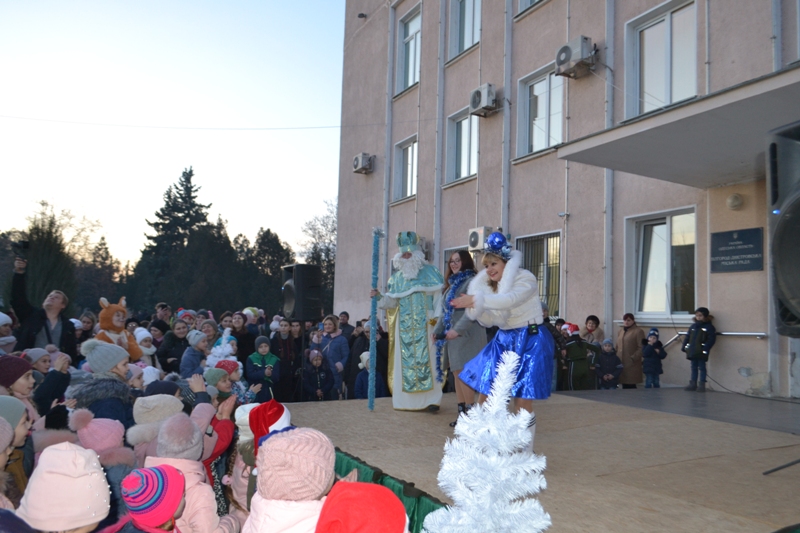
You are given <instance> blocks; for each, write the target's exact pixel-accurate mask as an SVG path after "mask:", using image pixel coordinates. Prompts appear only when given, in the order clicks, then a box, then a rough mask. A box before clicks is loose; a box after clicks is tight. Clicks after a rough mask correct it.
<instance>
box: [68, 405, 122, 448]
mask: <svg viewBox="0 0 800 533" xmlns="http://www.w3.org/2000/svg"><path fill="white" fill-rule="evenodd" d="M69 429H71V430H72V431H75V432H76V433H77V434H78V440H80V441H81V446H83V447H84V448H86V449H87V450H94V451H96V452H97V453H100V452H103V451H105V450H110V449H112V448H121V447H122V446H123V443H122V439H123V438H124V437H125V426H123V425H122V422H120V421H119V420H112V419H110V418H95V417H94V413H92V412H91V411H90V410H88V409H76V410H75V411H73V412H72V414H71V415H70V417H69Z"/></svg>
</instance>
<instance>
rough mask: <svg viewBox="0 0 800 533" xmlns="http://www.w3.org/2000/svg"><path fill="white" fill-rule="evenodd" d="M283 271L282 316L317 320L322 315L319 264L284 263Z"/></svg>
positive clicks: (320, 270) (320, 271) (320, 269)
mask: <svg viewBox="0 0 800 533" xmlns="http://www.w3.org/2000/svg"><path fill="white" fill-rule="evenodd" d="M281 270H282V271H283V289H282V290H283V316H284V317H286V318H296V319H298V320H319V318H320V317H321V316H322V268H320V266H319V265H303V264H296V265H286V266H284V267H281Z"/></svg>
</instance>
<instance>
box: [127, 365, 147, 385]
mask: <svg viewBox="0 0 800 533" xmlns="http://www.w3.org/2000/svg"><path fill="white" fill-rule="evenodd" d="M148 368H153V367H148ZM128 372H130V373H131V377H130V378H128V381H130V380H132V379H133V378H135V377H138V376H141V375H142V374H144V370H142V367H140V366H139V365H132V364H130V363H128Z"/></svg>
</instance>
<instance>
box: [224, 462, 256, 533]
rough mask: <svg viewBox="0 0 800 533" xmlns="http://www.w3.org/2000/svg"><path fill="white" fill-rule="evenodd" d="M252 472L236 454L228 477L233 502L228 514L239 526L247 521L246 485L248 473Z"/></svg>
mask: <svg viewBox="0 0 800 533" xmlns="http://www.w3.org/2000/svg"><path fill="white" fill-rule="evenodd" d="M252 471H253V469H252V468H251V467H250V466H248V465H247V464H245V462H244V460H243V459H242V454H240V453H237V454H236V458H235V459H234V461H233V472H231V475H230V483H231V496H232V500H233V501H232V502H231V505H230V514H231V515H232V516H235V517H236V519H237V520H239V523H240V524H244V523H245V522H246V521H247V517H249V516H250V505H249V502H248V501H247V485H248V482H249V479H250V472H252ZM234 502H236V505H238V506H239V507H241V509H240V508H239V507H237V506H236V505H234Z"/></svg>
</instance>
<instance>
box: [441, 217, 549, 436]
mask: <svg viewBox="0 0 800 533" xmlns="http://www.w3.org/2000/svg"><path fill="white" fill-rule="evenodd" d="M484 251H485V255H484V257H483V265H484V266H485V267H486V268H485V269H484V270H482V271H481V272H480V273H478V275H476V276H475V277H474V278H473V280H472V282H470V284H469V289H468V290H467V294H466V295H463V296H460V297H459V298H456V299H454V300H452V302H451V304H452V305H453V307H462V308H466V310H467V311H466V313H467V316H468V317H469V318H470V319H472V320H477V321H478V322H479V323H480V324H481V325H482V326H484V327H487V328H488V327H492V326H498V327H499V328H500V329H499V331H498V332H497V334H496V335H495V336H494V339H492V341H491V342H490V343H489V344H487V345H486V347H485V348H484V349H483V350H481V352H480V353H479V354H478V355H477V356H475V358H474V359H472V360H471V361H469V362H468V363H467V364H466V365H465V366H464V369H463V370H462V371H461V376H460V377H461V380H462V381H463V382H464V383H465V384H466V385H468V386H469V387H472V388H473V389H475V390H476V391H478V392H479V393H480V394H481V401H483V400H484V399H485V397H486V396H488V394H489V392H490V391H491V387H492V382H493V381H494V377H495V374H496V372H497V364H498V363H499V362H500V356H501V355H502V354H503V352H506V351H513V352H515V353H517V354H518V355H519V357H520V364H519V368H518V369H517V381H516V383H515V384H514V387H513V388H512V389H511V392H512V396H513V402H514V405H513V409H514V412H517V411H518V410H520V409H525V410H526V411H528V412H530V413H533V400H543V399H545V398H548V397H549V396H550V387H551V382H552V376H553V353H554V351H555V341H554V340H553V337H552V335H550V332H549V331H548V330H547V328H545V327H543V326H542V324H543V322H544V319H543V317H542V302H541V301H540V300H539V286H538V283H537V282H536V276H534V275H533V274H532V273H530V272H529V271H527V270H525V269H523V268H521V263H522V254H521V253H520V252H519V251H517V250H512V249H511V246H510V245H509V244H508V241H507V240H506V238H505V236H504V235H503V234H502V233H498V232H495V233H492V234H491V235H489V237H487V239H486V242H485V243H484ZM535 423H536V418H535V417H534V418H533V422H532V426H531V433H534V435H535V431H536V426H535Z"/></svg>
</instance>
